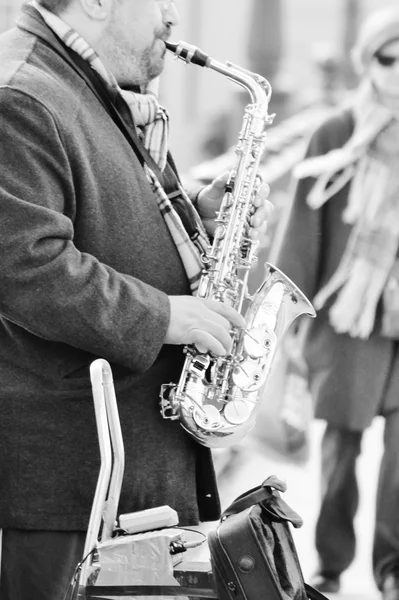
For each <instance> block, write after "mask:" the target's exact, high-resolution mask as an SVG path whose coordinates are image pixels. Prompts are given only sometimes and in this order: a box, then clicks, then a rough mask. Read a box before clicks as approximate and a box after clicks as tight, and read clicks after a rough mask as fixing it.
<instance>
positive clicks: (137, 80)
mask: <svg viewBox="0 0 399 600" xmlns="http://www.w3.org/2000/svg"><path fill="white" fill-rule="evenodd" d="M106 34H107V38H108V42H106V43H105V46H104V48H103V56H104V57H105V58H106V59H107V61H109V62H110V64H112V65H113V66H114V69H115V68H116V70H117V73H114V74H115V75H116V76H117V79H118V82H119V83H120V84H122V85H126V86H129V85H145V84H146V83H148V82H149V81H151V80H152V79H155V78H156V77H158V75H160V73H161V72H162V71H163V67H164V54H165V51H166V49H165V51H164V52H162V54H160V50H159V46H160V40H166V39H168V37H169V36H170V32H168V30H167V28H165V27H160V28H159V29H158V30H156V31H155V32H154V42H153V44H152V45H151V47H149V48H146V49H144V50H143V51H141V52H140V54H138V53H135V52H134V50H133V48H132V47H131V46H129V44H128V43H127V42H126V43H124V42H125V39H124V37H123V36H122V35H121V33H120V31H119V28H118V27H117V25H116V24H115V23H114V22H111V23H110V25H109V29H108V32H106ZM157 54H158V56H157Z"/></svg>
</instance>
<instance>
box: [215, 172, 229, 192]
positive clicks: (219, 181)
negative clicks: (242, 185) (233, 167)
mask: <svg viewBox="0 0 399 600" xmlns="http://www.w3.org/2000/svg"><path fill="white" fill-rule="evenodd" d="M229 177H230V171H224V173H222V174H221V175H218V177H216V178H215V179H214V180H213V182H212V184H211V185H212V187H213V188H216V189H218V190H221V189H223V188H224V187H225V186H226V183H227V182H228V180H229Z"/></svg>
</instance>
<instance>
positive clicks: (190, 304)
mask: <svg viewBox="0 0 399 600" xmlns="http://www.w3.org/2000/svg"><path fill="white" fill-rule="evenodd" d="M169 301H170V322H169V327H168V330H167V332H166V337H165V344H184V345H185V344H195V345H196V346H197V348H198V350H199V351H200V352H212V354H215V355H217V356H224V355H225V354H228V353H229V352H230V350H231V346H232V339H231V336H230V331H231V329H232V327H233V326H235V327H245V320H244V317H242V316H241V315H240V313H238V312H237V311H236V310H235V309H234V308H231V307H230V306H228V305H227V304H223V303H222V302H216V301H215V300H205V299H204V298H196V297H195V296H169Z"/></svg>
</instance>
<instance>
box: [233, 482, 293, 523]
mask: <svg viewBox="0 0 399 600" xmlns="http://www.w3.org/2000/svg"><path fill="white" fill-rule="evenodd" d="M272 489H275V490H279V491H280V492H285V490H286V489H287V484H286V483H285V482H284V481H281V479H278V478H277V477H276V476H275V475H271V476H270V477H268V478H267V479H266V480H265V481H264V482H263V483H262V484H261V485H258V486H257V487H255V488H252V489H251V490H248V491H247V492H245V493H244V494H241V496H238V497H237V498H236V499H235V500H234V502H232V503H231V504H230V506H229V507H228V508H226V510H225V511H224V512H223V514H222V519H225V518H227V517H229V516H230V515H236V514H237V513H240V512H242V511H243V510H246V509H247V508H249V507H250V506H253V505H254V504H260V503H261V502H263V501H264V500H267V499H268V498H270V496H271V495H272V494H273V492H272Z"/></svg>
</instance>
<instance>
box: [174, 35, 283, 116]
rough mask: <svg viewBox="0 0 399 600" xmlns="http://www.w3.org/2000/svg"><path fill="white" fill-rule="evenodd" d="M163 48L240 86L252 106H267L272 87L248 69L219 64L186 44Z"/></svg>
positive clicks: (179, 43) (227, 63) (229, 63)
mask: <svg viewBox="0 0 399 600" xmlns="http://www.w3.org/2000/svg"><path fill="white" fill-rule="evenodd" d="M165 46H166V48H167V49H168V50H169V51H170V52H171V53H172V54H174V55H175V56H176V58H180V59H181V60H183V61H184V62H186V63H191V64H194V65H197V66H199V67H207V68H208V69H212V70H213V71H217V72H218V73H221V74H222V75H225V76H226V77H228V78H229V79H231V80H232V81H234V82H235V83H237V84H238V85H241V87H243V88H245V89H246V90H247V91H248V93H249V94H250V96H251V100H252V102H253V103H254V104H259V105H260V104H266V106H267V105H268V104H269V101H270V98H271V95H272V87H271V85H270V83H269V82H268V80H267V79H265V78H264V77H262V76H261V75H258V74H257V73H252V72H251V71H249V70H248V69H244V68H243V67H240V66H238V65H235V64H233V63H231V62H226V63H222V62H219V61H217V60H215V59H213V58H211V57H210V56H209V55H208V54H205V52H203V51H202V50H200V49H199V48H197V47H196V46H193V45H191V44H187V43H186V42H178V43H172V42H165Z"/></svg>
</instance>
